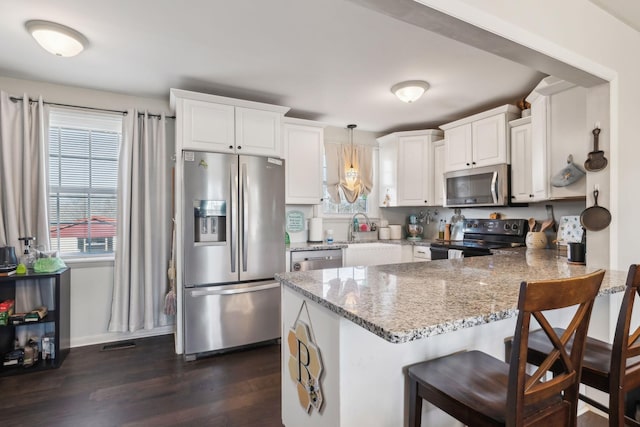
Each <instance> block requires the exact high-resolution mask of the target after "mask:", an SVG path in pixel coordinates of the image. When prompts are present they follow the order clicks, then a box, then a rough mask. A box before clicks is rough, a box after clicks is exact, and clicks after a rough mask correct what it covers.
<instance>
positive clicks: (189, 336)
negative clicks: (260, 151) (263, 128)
mask: <svg viewBox="0 0 640 427" xmlns="http://www.w3.org/2000/svg"><path fill="white" fill-rule="evenodd" d="M182 157H183V158H182V161H183V166H184V167H183V171H184V189H183V206H184V208H183V236H184V243H183V247H184V253H183V266H184V268H183V269H182V271H183V284H184V307H183V308H184V337H185V338H184V339H185V342H184V350H185V357H186V358H187V359H188V360H192V359H194V358H195V357H196V356H197V355H198V354H200V353H207V352H212V351H219V350H223V349H229V348H234V347H240V346H244V345H248V344H252V343H258V342H262V341H267V340H272V339H275V338H279V337H280V286H279V284H278V283H277V282H275V281H274V274H275V273H277V272H281V271H284V270H285V247H284V234H285V230H284V227H285V226H284V220H285V200H284V185H285V184H284V179H285V178H284V160H281V159H275V158H268V157H257V156H246V155H239V156H238V155H231V154H221V153H205V152H198V151H184V152H183V153H182Z"/></svg>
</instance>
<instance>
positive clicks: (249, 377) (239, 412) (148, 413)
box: [0, 335, 607, 427]
mask: <svg viewBox="0 0 640 427" xmlns="http://www.w3.org/2000/svg"><path fill="white" fill-rule="evenodd" d="M135 342H136V346H135V347H134V348H128V349H121V350H110V351H102V346H90V347H81V348H75V349H72V350H71V353H70V354H69V356H68V357H67V359H66V360H65V361H64V363H63V364H62V367H61V368H60V369H56V370H51V371H43V372H34V373H29V374H25V375H18V376H11V377H3V378H0V389H1V390H2V398H1V399H0V425H1V426H5V425H6V426H12V427H13V426H29V427H32V426H65V427H75V426H78V427H103V426H105V427H106V426H154V427H162V426H214V427H236V426H237V427H245V426H246V427H250V426H260V427H272V426H276V427H282V423H281V416H280V412H281V402H280V346H279V345H269V346H264V347H258V348H255V349H251V350H245V351H239V352H234V353H228V354H221V355H217V356H213V357H209V358H204V359H201V360H197V361H195V362H184V361H183V360H182V357H181V356H177V355H175V354H174V351H173V336H171V335H165V336H161V337H154V338H146V339H139V340H136V341H135ZM578 426H579V427H605V426H607V421H606V419H604V418H602V417H599V416H597V415H595V414H593V413H587V414H585V415H583V416H581V417H580V420H579V424H578ZM296 427H297V426H296Z"/></svg>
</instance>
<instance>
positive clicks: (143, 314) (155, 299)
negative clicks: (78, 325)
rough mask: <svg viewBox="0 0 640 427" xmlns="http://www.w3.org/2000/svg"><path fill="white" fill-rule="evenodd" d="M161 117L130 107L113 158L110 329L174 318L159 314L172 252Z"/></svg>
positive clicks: (168, 149)
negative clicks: (114, 209) (116, 159)
mask: <svg viewBox="0 0 640 427" xmlns="http://www.w3.org/2000/svg"><path fill="white" fill-rule="evenodd" d="M165 122H166V120H165V117H164V115H162V116H161V117H160V118H157V117H150V116H148V115H147V114H146V113H145V114H142V115H138V112H137V111H135V110H132V111H129V112H128V114H127V116H126V117H125V120H124V123H123V133H122V138H123V141H122V146H121V147H120V158H119V163H118V227H117V241H116V257H115V275H114V287H113V300H112V307H111V321H110V323H109V331H111V332H133V331H136V330H139V329H153V328H155V327H158V326H164V325H168V324H171V323H173V317H171V316H167V315H165V314H164V313H163V307H164V297H165V294H166V292H167V289H168V277H167V267H168V262H169V258H170V255H171V239H170V236H171V203H172V200H171V195H172V188H171V179H172V177H171V175H172V174H171V168H172V161H171V153H172V152H173V147H172V146H169V144H167V138H166V123H165Z"/></svg>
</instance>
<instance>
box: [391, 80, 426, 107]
mask: <svg viewBox="0 0 640 427" xmlns="http://www.w3.org/2000/svg"><path fill="white" fill-rule="evenodd" d="M427 89H429V83H427V82H425V81H422V80H409V81H406V82H401V83H398V84H395V85H393V86H392V87H391V92H393V94H394V95H395V96H397V97H398V99H399V100H400V101H403V102H406V103H408V104H410V103H412V102H415V101H417V100H418V99H420V97H421V96H422V95H423V94H424V93H425V92H426V91H427Z"/></svg>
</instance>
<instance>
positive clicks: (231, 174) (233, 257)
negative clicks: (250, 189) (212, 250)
mask: <svg viewBox="0 0 640 427" xmlns="http://www.w3.org/2000/svg"><path fill="white" fill-rule="evenodd" d="M235 182H236V173H235V171H234V167H233V165H231V167H229V187H230V188H229V194H230V197H229V200H230V202H229V204H230V205H231V206H230V210H231V218H230V219H229V221H231V233H229V234H230V237H231V238H230V239H229V240H231V244H230V245H229V248H230V250H231V258H230V259H231V272H232V273H235V272H236V252H237V250H236V237H235V236H236V215H237V214H236V203H235V195H236V194H237V191H236V187H235V185H234V184H235Z"/></svg>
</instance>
